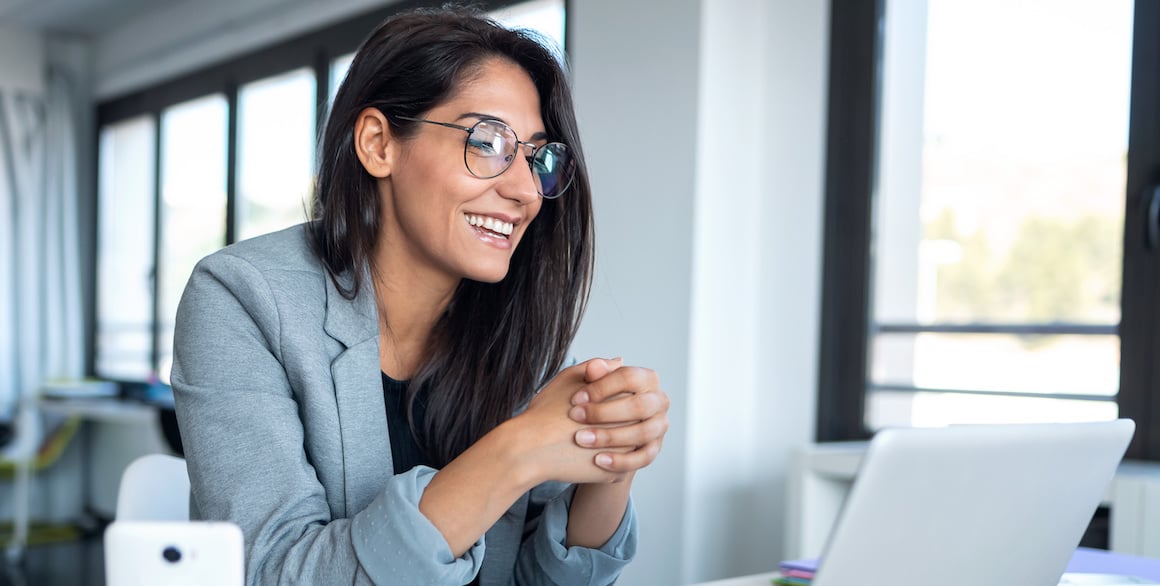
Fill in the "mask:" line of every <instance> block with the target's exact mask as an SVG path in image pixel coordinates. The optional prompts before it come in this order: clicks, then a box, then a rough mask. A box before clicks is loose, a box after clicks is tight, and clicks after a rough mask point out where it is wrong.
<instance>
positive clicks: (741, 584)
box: [693, 572, 781, 586]
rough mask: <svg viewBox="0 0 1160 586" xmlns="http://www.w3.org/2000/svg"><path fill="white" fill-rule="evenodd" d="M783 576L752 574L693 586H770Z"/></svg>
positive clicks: (774, 573) (771, 573) (768, 573)
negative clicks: (775, 579)
mask: <svg viewBox="0 0 1160 586" xmlns="http://www.w3.org/2000/svg"><path fill="white" fill-rule="evenodd" d="M780 575H781V574H778V573H777V572H766V573H764V574H752V575H749V576H741V577H738V578H726V579H724V580H714V581H712V582H701V583H700V584H694V585H693V586H770V584H772V580H773V579H774V578H776V577H778V576H780Z"/></svg>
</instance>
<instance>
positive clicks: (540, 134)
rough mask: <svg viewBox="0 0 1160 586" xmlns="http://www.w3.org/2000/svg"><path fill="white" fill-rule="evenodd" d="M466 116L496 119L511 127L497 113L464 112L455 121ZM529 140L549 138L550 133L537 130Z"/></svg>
mask: <svg viewBox="0 0 1160 586" xmlns="http://www.w3.org/2000/svg"><path fill="white" fill-rule="evenodd" d="M464 118H475V119H476V120H495V121H498V122H503V123H504V124H507V125H508V127H509V128H510V127H511V124H508V121H507V120H504V119H503V118H500V117H499V116H496V115H495V114H484V113H482V112H464V113H463V114H460V115H459V117H458V118H456V119H455V121H456V122H458V121H460V120H463V119H464ZM527 140H533V141H534V140H548V133H547V132H537V133H535V134H533V135H532V137H531V138H529V139H527Z"/></svg>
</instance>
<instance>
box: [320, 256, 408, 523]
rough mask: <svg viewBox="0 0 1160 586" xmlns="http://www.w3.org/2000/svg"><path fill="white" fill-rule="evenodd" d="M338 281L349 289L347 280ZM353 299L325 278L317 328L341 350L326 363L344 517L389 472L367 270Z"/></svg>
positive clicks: (373, 493)
mask: <svg viewBox="0 0 1160 586" xmlns="http://www.w3.org/2000/svg"><path fill="white" fill-rule="evenodd" d="M343 277H344V278H343V279H340V281H341V282H342V283H343V285H344V287H349V286H350V284H351V279H349V278H348V276H347V275H345V274H344V275H343ZM364 277H365V278H364V280H363V287H362V288H361V290H360V291H359V294H358V296H357V297H355V298H354V299H346V298H345V297H343V296H342V295H341V294H340V293H339V292H338V289H337V288H335V286H334V283H333V282H332V281H331V280H330V279H329V278H328V279H327V280H326V320H325V323H324V325H323V329H324V330H325V331H326V333H327V334H328V335H330V336H331V337H332V338H334V339H335V340H337V341H339V342H340V343H342V345H343V346H344V347H345V348H346V350H344V351H343V352H341V353H340V354H339V355H338V356H337V357H336V358H335V359H334V361H333V362H332V363H331V366H330V371H331V377H332V378H333V380H334V393H335V400H336V402H337V404H338V417H339V426H338V427H339V431H340V433H341V435H342V453H343V462H342V465H343V476H344V479H345V484H346V494H345V497H346V516H347V517H349V516H351V515H353V514H354V513H356V512H358V511H361V510H362V509H364V508H366V507H367V505H369V504H370V503H371V501H372V500H374V498H375V497H376V496H378V494H379V493H380V492H382V490H383V487H384V486H386V483H387V480H388V479H389V478H390V477H391V475H392V474H393V472H394V463H393V462H392V461H391V444H390V436H389V434H388V433H387V412H386V404H385V402H384V400H383V382H382V378H381V375H380V374H379V373H380V369H379V327H378V310H377V308H376V304H375V301H374V300H375V296H374V290H373V288H372V287H371V280H370V279H369V274H367V273H365V272H364Z"/></svg>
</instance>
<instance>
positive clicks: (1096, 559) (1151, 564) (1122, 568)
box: [694, 548, 1160, 586]
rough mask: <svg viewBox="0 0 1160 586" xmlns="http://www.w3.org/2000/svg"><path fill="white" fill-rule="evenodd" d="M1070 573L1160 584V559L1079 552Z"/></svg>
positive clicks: (745, 584) (745, 579) (744, 579)
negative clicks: (1114, 575)
mask: <svg viewBox="0 0 1160 586" xmlns="http://www.w3.org/2000/svg"><path fill="white" fill-rule="evenodd" d="M1067 571H1068V572H1074V573H1091V574H1121V575H1125V576H1136V577H1139V578H1148V579H1151V580H1158V581H1160V559H1153V558H1143V557H1138V556H1132V555H1124V554H1119V553H1112V552H1107V551H1103V550H1098V549H1087V548H1080V549H1077V550H1076V552H1075V555H1073V556H1072V558H1071V561H1070V562H1069V563H1068V564H1067ZM777 576H778V574H777V572H766V573H764V574H752V575H749V576H741V577H738V578H727V579H725V580H716V581H713V582H702V583H700V584H696V585H694V586H770V580H773V579H774V578H776V577H777Z"/></svg>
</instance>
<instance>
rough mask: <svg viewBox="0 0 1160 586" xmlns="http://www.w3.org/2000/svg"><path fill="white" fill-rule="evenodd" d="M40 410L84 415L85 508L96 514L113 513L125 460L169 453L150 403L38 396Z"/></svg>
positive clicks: (83, 480) (106, 515)
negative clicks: (39, 397)
mask: <svg viewBox="0 0 1160 586" xmlns="http://www.w3.org/2000/svg"><path fill="white" fill-rule="evenodd" d="M40 410H41V411H43V412H44V413H51V414H56V415H63V416H73V415H79V416H80V417H82V418H84V420H85V422H86V426H85V428H86V429H85V433H84V434H83V435H82V437H81V438H80V439H81V441H82V442H83V444H82V446H83V449H84V454H83V456H82V458H83V471H82V477H81V478H82V482H83V483H84V486H85V506H86V508H88V509H90V510H91V511H92V512H94V513H96V514H97V515H98V516H100V517H105V518H109V519H111V518H113V516H114V515H115V513H116V509H117V489H118V487H119V485H120V482H121V472H122V471H124V470H125V467H126V466H128V465H129V463H130V462H132V461H133V460H135V459H137V458H138V457H140V456H144V455H146V454H168V453H170V451H169V448H168V446H166V444H165V440H164V436H163V434H162V433H161V423H160V416H159V414H158V408H157V407H156V406H153V405H149V404H146V403H142V402H140V401H134V400H127V399H115V398H96V399H42V400H41V401H40Z"/></svg>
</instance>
